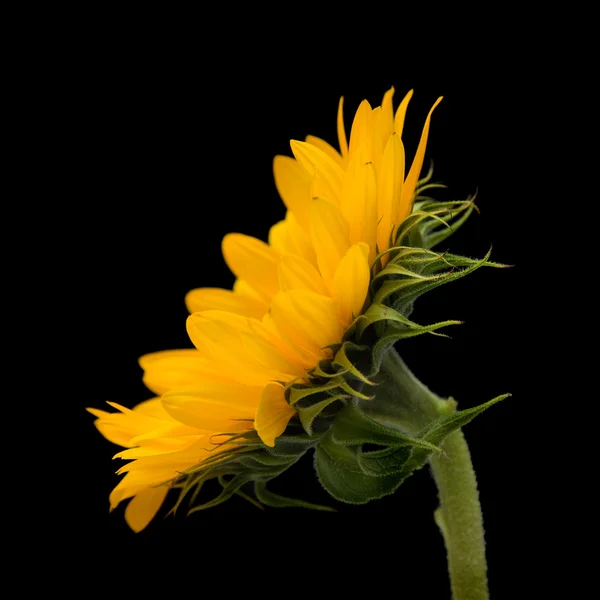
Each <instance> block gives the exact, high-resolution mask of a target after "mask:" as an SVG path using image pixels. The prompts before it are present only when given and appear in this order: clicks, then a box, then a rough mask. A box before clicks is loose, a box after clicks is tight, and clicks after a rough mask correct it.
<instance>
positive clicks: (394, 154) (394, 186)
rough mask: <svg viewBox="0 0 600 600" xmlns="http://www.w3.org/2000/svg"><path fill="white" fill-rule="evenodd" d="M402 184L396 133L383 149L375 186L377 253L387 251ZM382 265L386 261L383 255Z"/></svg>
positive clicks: (400, 147)
mask: <svg viewBox="0 0 600 600" xmlns="http://www.w3.org/2000/svg"><path fill="white" fill-rule="evenodd" d="M403 182H404V146H403V145H402V140H401V139H400V136H399V135H398V134H397V133H394V134H393V135H391V136H390V139H389V141H388V143H387V146H386V147H385V151H384V153H383V158H382V160H381V167H380V169H379V181H378V186H377V194H378V197H377V204H378V207H379V208H378V213H379V223H378V226H377V246H378V248H379V252H383V251H384V250H387V249H388V248H389V245H390V236H391V234H392V228H393V227H394V226H396V225H398V223H394V222H393V220H394V219H395V218H397V217H396V215H398V214H399V212H400V211H399V209H398V205H399V204H400V202H401V199H402V185H403ZM382 260H383V263H384V264H385V263H386V262H387V260H388V256H387V255H384V257H383V259H382Z"/></svg>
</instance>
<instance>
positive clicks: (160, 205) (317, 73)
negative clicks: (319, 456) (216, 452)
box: [55, 32, 535, 598]
mask: <svg viewBox="0 0 600 600" xmlns="http://www.w3.org/2000/svg"><path fill="white" fill-rule="evenodd" d="M82 37H85V36H84V35H83V34H82ZM95 39H96V41H97V43H94V44H83V42H81V44H83V46H80V45H76V47H75V48H73V47H69V48H65V54H64V57H63V59H61V60H60V65H57V69H59V70H60V74H61V75H60V78H59V79H57V82H58V83H57V84H56V90H55V92H56V94H57V95H58V96H60V98H61V99H62V100H64V105H63V107H62V109H63V110H62V114H63V115H65V121H64V123H63V125H64V130H63V131H64V139H65V140H66V141H67V144H68V145H69V147H70V151H69V153H68V159H67V160H68V164H66V165H64V168H65V169H66V170H68V171H69V173H70V174H71V176H70V177H69V178H68V179H65V183H64V194H65V196H66V197H68V198H71V199H73V204H71V205H70V206H69V207H68V208H67V211H68V213H69V219H72V218H73V211H75V216H76V218H77V224H76V225H75V226H70V225H69V224H68V223H69V220H68V219H66V214H65V223H66V224H65V227H64V231H65V233H64V235H61V236H60V239H57V240H56V247H57V248H58V249H59V250H60V252H61V259H60V260H61V270H62V271H63V272H65V273H67V274H68V277H67V281H66V282H65V283H66V285H67V286H68V287H69V289H70V290H72V292H71V293H70V294H69V296H68V300H65V302H68V307H67V309H68V315H69V316H68V319H69V323H68V324H69V325H71V326H72V327H70V328H69V329H70V333H69V336H70V337H69V344H70V347H71V354H70V359H69V361H68V363H67V364H65V365H64V368H65V369H66V370H68V371H69V373H70V378H71V381H72V382H73V385H72V386H70V393H68V394H67V395H66V397H65V398H63V400H64V402H63V406H64V408H63V410H65V411H66V412H67V413H68V418H67V420H68V422H69V428H70V438H69V439H70V440H72V443H73V445H72V446H71V448H72V450H71V453H70V455H71V456H72V459H71V460H72V463H71V467H72V468H73V472H74V473H75V475H74V477H75V484H74V485H76V494H74V497H73V499H72V500H71V501H69V506H68V515H69V516H68V517H67V519H68V522H67V526H68V529H69V531H70V532H73V533H76V534H77V535H78V540H79V541H78V548H79V549H80V551H81V554H82V556H84V557H91V556H92V555H93V554H94V553H95V552H96V551H97V550H98V549H100V550H101V552H104V549H105V548H112V549H113V551H114V552H117V554H118V555H119V556H120V557H131V556H132V555H136V554H137V553H139V552H141V551H142V550H148V549H150V550H151V551H154V552H156V553H157V554H160V555H161V556H164V555H165V554H167V555H168V554H169V553H171V552H174V551H176V549H181V548H183V547H186V548H193V549H194V550H193V552H195V553H197V554H198V555H199V556H200V555H201V556H202V561H203V569H211V568H213V567H214V568H219V565H220V564H221V560H222V557H223V555H224V553H227V552H229V551H230V545H231V544H233V545H234V546H236V548H241V547H247V548H252V549H254V550H253V552H254V551H256V552H264V553H265V556H273V558H274V559H275V558H276V557H277V556H279V555H280V554H285V553H286V552H288V551H286V550H284V549H285V548H286V544H289V546H287V547H288V548H293V550H289V552H290V553H292V554H293V555H294V556H295V558H294V561H298V560H300V558H299V557H302V556H306V557H308V558H306V560H307V561H309V562H310V564H311V565H312V567H311V568H314V569H317V570H321V569H325V566H326V565H332V564H344V565H345V567H344V568H345V572H346V573H347V574H352V572H353V570H354V569H355V568H356V569H361V571H360V573H361V575H360V577H362V578H363V579H364V580H365V581H368V580H369V578H371V577H375V573H380V572H381V573H383V572H384V571H385V570H386V569H388V571H387V572H388V575H385V576H384V575H381V576H380V575H377V577H380V579H377V585H392V583H390V581H391V582H393V581H394V580H395V579H394V578H395V577H400V576H401V577H402V580H403V581H405V582H406V583H403V584H402V585H403V586H404V585H406V586H407V588H406V589H409V588H411V589H412V586H416V587H418V589H419V590H420V591H419V594H420V597H423V598H430V597H431V598H438V597H440V598H441V597H447V596H448V594H447V589H448V582H447V576H446V566H445V552H444V548H443V543H442V539H441V536H440V535H439V532H438V531H437V528H436V526H435V524H434V522H433V518H432V515H433V511H434V509H435V508H436V506H437V497H436V490H435V487H434V485H433V482H432V480H431V477H430V475H429V473H428V471H427V469H423V470H422V471H421V472H419V473H417V474H416V475H414V476H413V477H412V478H411V479H410V480H408V481H407V482H406V483H405V484H404V485H403V486H402V487H401V488H400V489H399V490H398V492H397V493H396V494H395V495H394V496H391V497H386V498H384V499H383V500H381V501H377V502H372V503H371V504H369V505H366V506H358V507H356V506H347V505H343V504H340V503H337V502H335V501H333V500H330V499H329V498H328V497H327V495H326V493H325V492H324V491H323V490H322V489H320V487H319V484H318V482H317V480H316V478H315V476H314V474H313V471H312V465H311V461H310V459H307V460H304V461H302V462H301V463H300V464H298V465H296V467H295V468H294V469H293V470H290V471H289V472H288V473H286V474H285V475H284V476H283V477H282V478H281V479H282V481H281V482H279V487H278V488H277V487H274V489H275V490H276V491H282V492H284V493H289V494H290V495H294V494H295V495H297V496H299V497H302V498H306V499H309V500H313V501H317V502H323V503H331V505H332V506H335V508H336V509H338V513H337V514H321V513H313V512H308V511H303V510H296V509H266V510H265V511H264V512H261V511H259V510H258V509H256V508H255V507H253V506H251V505H249V504H247V503H245V502H244V501H243V500H241V499H233V500H231V501H229V502H228V503H226V504H225V505H222V506H220V507H217V508H215V509H211V510H210V511H207V512H200V513H196V514H194V515H192V516H191V517H189V518H186V517H185V514H184V512H183V511H182V512H181V513H180V514H179V515H178V516H176V517H175V518H173V517H167V518H166V519H164V518H163V515H164V511H162V512H161V513H159V516H158V517H157V518H156V519H155V520H154V521H153V522H152V523H151V524H150V526H149V527H148V528H147V529H146V530H144V531H143V532H141V533H140V534H137V535H135V534H133V533H132V532H131V531H130V530H129V529H128V527H127V526H126V524H125V522H124V519H123V515H122V512H123V508H122V507H119V508H118V509H117V510H116V511H115V512H114V513H112V514H109V512H108V494H109V492H110V490H111V489H112V488H113V487H114V485H116V483H117V481H118V478H117V476H116V475H115V474H114V471H115V470H116V469H117V468H118V466H119V465H118V464H117V463H116V462H113V461H112V460H111V457H112V455H113V454H114V453H115V452H116V451H117V448H116V447H114V446H113V445H111V444H110V443H108V442H107V441H106V440H104V439H103V438H102V437H101V436H100V435H99V434H98V433H97V432H96V430H95V428H94V427H93V424H92V423H93V417H92V416H91V415H89V414H87V413H86V412H85V408H86V407H88V406H89V407H97V408H103V407H104V406H105V405H104V403H105V401H106V400H111V401H114V402H118V403H120V404H123V405H125V406H129V407H131V406H133V405H135V404H136V403H138V402H140V401H142V400H145V399H146V398H149V397H151V393H150V392H148V391H147V390H146V389H145V388H144V386H143V385H142V383H141V369H140V368H139V367H138V365H137V359H138V357H139V356H140V355H142V354H145V353H148V352H153V351H158V350H163V349H169V348H181V347H191V345H190V343H189V341H188V339H187V336H186V331H185V319H186V314H187V313H186V310H185V306H184V303H183V298H184V295H185V293H186V292H187V291H188V290H190V289H192V288H195V287H202V286H217V287H225V288H227V287H230V286H231V284H232V283H233V276H232V275H231V273H229V271H228V269H227V267H226V266H225V264H224V261H223V260H222V257H221V254H220V242H221V239H222V237H223V236H224V235H225V234H226V233H228V232H231V231H237V232H243V233H247V234H250V235H254V236H257V237H259V238H261V239H266V236H267V233H268V229H269V227H270V226H271V225H272V224H273V223H275V222H276V221H277V220H280V219H281V218H283V216H284V207H283V204H282V203H281V201H280V200H279V199H278V196H277V192H276V190H275V186H274V183H273V177H272V170H271V165H272V159H273V156H274V155H276V154H288V155H289V154H290V150H289V140H290V139H292V138H293V139H303V137H304V136H305V135H307V134H309V133H310V134H313V135H318V136H320V137H323V138H324V139H327V140H329V141H330V142H335V141H336V139H337V138H336V128H335V123H336V111H337V102H338V99H339V96H340V95H344V96H345V107H346V125H347V129H348V130H349V127H350V124H351V120H352V117H353V114H354V111H355V110H356V108H357V107H358V104H359V102H360V101H361V100H362V99H363V98H367V99H368V100H369V101H370V102H371V104H372V106H377V105H379V103H380V101H381V98H382V96H383V93H384V92H385V91H386V90H387V89H388V88H389V87H390V86H391V85H393V86H394V87H395V88H396V95H395V106H397V103H398V102H399V101H400V99H401V98H402V97H403V96H404V94H405V93H406V92H407V91H408V90H409V89H411V88H414V89H415V93H414V96H413V99H412V101H411V104H410V106H409V110H408V114H407V120H406V125H405V133H404V135H403V139H404V142H405V147H406V149H407V155H408V157H412V155H413V153H414V150H415V149H416V146H417V143H418V139H419V135H420V132H421V128H422V125H423V122H424V119H425V117H426V115H427V112H428V110H429V108H430V106H431V105H432V103H433V102H434V101H435V100H436V98H437V97H438V96H439V95H443V96H444V100H443V102H442V103H441V104H440V106H438V108H437V109H436V111H435V112H434V115H433V118H432V126H431V130H430V137H429V144H428V151H427V155H426V156H427V160H429V159H430V158H431V159H433V160H434V163H435V179H437V180H438V181H442V182H444V183H446V184H447V185H448V186H449V190H448V191H444V192H442V193H441V196H440V197H443V198H449V199H452V198H456V199H462V198H465V197H466V196H467V195H468V194H472V193H473V192H474V191H475V190H476V189H477V190H478V206H479V208H480V210H481V215H473V216H472V217H471V219H470V221H469V222H468V223H467V224H466V225H465V226H464V227H463V228H462V229H461V230H460V231H459V232H458V233H457V234H456V235H455V236H453V237H451V238H450V240H449V241H448V243H447V244H446V245H447V246H448V247H449V248H450V249H451V250H452V251H453V252H455V253H458V254H466V255H469V256H473V257H480V256H483V255H484V254H485V252H486V251H487V250H488V248H489V247H490V246H493V254H492V259H494V260H496V261H498V262H502V263H506V264H510V265H515V266H514V267H513V268H511V269H504V270H495V269H486V270H480V271H478V272H477V273H475V274H473V275H471V276H469V277H468V278H466V279H464V280H461V281H460V282H457V283H453V284H451V285H449V286H448V287H443V288H440V289H439V290H436V291H434V292H433V293H432V294H431V296H426V297H423V298H421V299H420V300H419V302H418V304H417V307H416V311H415V313H414V315H413V316H414V319H415V320H416V321H417V322H420V323H429V322H435V321H437V320H442V319H458V320H462V321H464V322H465V323H464V325H462V326H460V327H457V328H454V329H453V330H452V331H448V333H450V334H451V336H452V339H441V338H436V337H433V336H421V337H420V338H416V339H413V340H408V341H406V342H403V343H402V344H401V345H398V350H399V352H400V353H401V355H402V356H403V357H404V359H405V360H406V362H407V363H408V364H409V366H410V367H411V368H412V369H413V370H414V372H415V373H416V374H417V376H418V377H419V378H420V379H422V380H423V381H424V382H425V383H426V384H427V385H428V386H429V387H431V388H432V389H433V390H434V391H435V392H437V393H438V394H440V395H452V396H453V397H454V398H455V399H457V400H458V401H459V407H463V408H468V407H471V406H474V405H476V404H478V403H480V402H483V401H485V400H488V399H491V398H493V397H495V396H497V395H499V394H501V393H504V392H511V393H512V394H513V396H512V398H510V399H507V400H506V401H504V402H503V403H501V404H500V405H497V406H496V407H494V408H493V409H492V410H490V411H489V412H487V413H484V414H483V415H482V416H481V417H479V418H478V419H477V420H475V421H474V422H473V423H471V424H469V425H468V427H467V428H466V430H465V434H466V437H467V440H468V442H469V444H470V448H471V452H472V456H473V462H474V465H475V469H476V471H477V474H478V478H479V488H480V492H481V500H482V506H483V513H484V521H485V527H486V538H487V543H488V563H489V565H490V567H489V568H490V585H491V589H492V592H493V597H497V598H502V597H510V595H509V594H510V591H511V590H512V589H513V587H514V586H515V585H516V581H517V579H518V578H519V577H520V575H521V573H522V571H523V568H524V564H525V562H526V558H527V557H528V556H529V555H530V553H534V552H535V548H534V546H533V540H532V536H531V535H530V519H533V513H531V512H530V511H531V510H532V509H531V508H530V506H529V503H528V499H527V496H528V492H527V491H525V490H526V489H527V486H530V485H532V484H531V482H530V481H529V480H530V473H529V471H527V470H525V469H523V468H521V467H520V466H519V457H520V455H521V451H522V450H521V448H522V447H523V446H524V445H526V444H527V441H526V437H525V427H524V425H522V424H519V419H522V416H523V414H524V411H526V410H527V403H528V402H529V401H530V398H529V397H528V396H527V394H526V393H525V392H524V389H523V388H524V386H523V381H526V379H527V378H526V376H525V368H526V363H527V353H528V343H527V341H525V340H524V338H523V336H522V330H521V328H520V323H519V319H520V316H519V315H520V308H519V307H520V301H521V296H522V291H520V290H521V289H522V288H520V286H521V284H522V283H523V282H524V280H525V275H524V273H526V269H525V268H524V264H523V262H524V258H523V253H522V248H521V244H520V242H519V240H520V239H521V237H522V232H521V231H520V229H519V228H520V226H521V225H520V224H519V223H522V220H521V221H519V220H518V219H515V216H514V209H515V205H518V206H520V207H521V208H522V209H524V204H525V202H526V197H527V194H528V190H527V185H528V184H527V180H526V178H525V177H524V176H523V173H524V171H525V169H526V167H527V160H528V158H527V153H526V152H524V150H523V146H524V144H527V143H528V140H527V138H526V136H525V138H524V134H523V127H522V124H523V122H524V120H525V115H526V113H527V111H528V109H529V104H530V96H529V91H526V90H525V89H524V88H523V87H520V86H519V85H511V80H510V77H509V75H508V67H502V65H489V66H488V69H486V70H480V69H479V68H478V67H477V65H476V64H475V63H474V64H473V65H470V64H465V63H457V64H449V65H446V64H441V62H438V63H430V62H428V61H427V60H426V59H425V58H424V57H420V56H419V55H418V54H415V55H414V56H411V55H410V53H408V52H407V50H406V49H404V50H402V49H401V48H399V49H398V52H397V54H398V58H397V59H396V55H395V54H387V55H386V57H387V58H385V57H384V58H385V60H383V59H382V58H378V59H377V60H375V59H373V58H369V57H365V58H364V60H363V61H357V62H352V61H342V60H341V59H340V57H339V56H338V54H337V53H334V52H330V54H328V55H327V59H326V60H321V61H315V60H314V59H309V58H308V57H305V56H304V55H303V54H302V52H301V51H300V50H295V51H286V50H284V49H283V46H279V45H278V46H274V47H271V48H266V49H265V51H264V52H262V51H261V52H259V51H257V50H256V49H255V48H254V49H251V48H250V47H248V48H246V47H239V48H237V49H236V51H235V52H234V53H233V54H232V55H228V54H226V53H225V54H224V53H223V52H222V51H221V49H220V48H218V47H212V46H202V47H199V46H198V45H197V44H196V43H195V41H194V42H189V41H188V40H187V39H185V40H180V39H178V36H177V35H176V32H170V33H169V34H168V35H165V37H164V39H163V37H161V35H152V36H150V35H142V34H140V35H136V36H133V37H132V36H121V35H119V34H117V33H114V32H111V35H110V36H106V37H103V36H98V37H97V38H95ZM80 47H83V48H84V50H83V51H82V52H81V53H80V54H78V53H77V52H76V50H77V48H80ZM65 90H68V93H65ZM61 127H62V125H61ZM426 164H427V163H426ZM73 207H75V208H73ZM67 402H68V403H69V405H68V406H65V404H66V403H67ZM63 525H64V523H63ZM303 553H304V554H303ZM240 554H241V553H240V552H239V550H238V549H236V551H235V552H234V553H233V555H232V556H230V558H229V560H231V561H233V562H235V560H236V557H238V556H240ZM292 562H293V561H292ZM352 565H355V566H352ZM384 567H385V568H384ZM290 568H291V567H290ZM390 570H391V573H393V575H390V574H389V573H390ZM399 595H400V594H399ZM408 597H412V596H410V595H409V596H408Z"/></svg>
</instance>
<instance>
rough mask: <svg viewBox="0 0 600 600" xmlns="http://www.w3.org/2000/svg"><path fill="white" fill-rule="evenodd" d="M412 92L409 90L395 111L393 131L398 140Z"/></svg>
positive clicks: (400, 136)
mask: <svg viewBox="0 0 600 600" xmlns="http://www.w3.org/2000/svg"><path fill="white" fill-rule="evenodd" d="M412 95H413V90H410V91H409V92H408V94H406V96H404V98H403V99H402V102H400V106H399V107H398V110H397V111H396V117H395V118H394V130H395V132H396V134H397V135H398V137H399V138H402V131H403V130H404V118H405V117H406V109H407V108H408V103H409V102H410V99H411V98H412Z"/></svg>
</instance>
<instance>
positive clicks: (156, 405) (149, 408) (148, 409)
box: [133, 398, 170, 419]
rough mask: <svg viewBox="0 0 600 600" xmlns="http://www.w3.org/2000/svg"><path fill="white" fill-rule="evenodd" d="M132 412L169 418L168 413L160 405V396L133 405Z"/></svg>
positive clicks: (158, 417)
mask: <svg viewBox="0 0 600 600" xmlns="http://www.w3.org/2000/svg"><path fill="white" fill-rule="evenodd" d="M133 412H134V413H137V414H140V415H148V416H149V417H154V418H156V419H169V418H170V417H169V415H168V414H167V413H166V412H165V409H164V408H163V407H162V403H161V401H160V398H151V399H150V400H144V401H143V402H140V403H139V404H136V405H135V406H134V407H133Z"/></svg>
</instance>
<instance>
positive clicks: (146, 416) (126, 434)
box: [87, 401, 175, 448]
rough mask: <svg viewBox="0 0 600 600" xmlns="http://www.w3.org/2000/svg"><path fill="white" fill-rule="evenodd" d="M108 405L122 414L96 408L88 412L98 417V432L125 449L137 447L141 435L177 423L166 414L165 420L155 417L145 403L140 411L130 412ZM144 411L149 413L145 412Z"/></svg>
mask: <svg viewBox="0 0 600 600" xmlns="http://www.w3.org/2000/svg"><path fill="white" fill-rule="evenodd" d="M152 402H153V401H152ZM107 404H109V405H110V406H112V407H113V408H116V409H117V410H118V411H120V412H117V413H109V412H107V411H104V410H97V409H94V408H88V409H87V410H88V412H90V413H91V414H93V415H94V416H95V417H97V420H96V421H94V425H95V426H96V428H97V429H98V431H99V432H100V433H101V434H102V435H103V436H104V437H105V438H106V439H107V440H108V441H109V442H112V443H113V444H118V445H119V446H124V447H125V448H131V447H132V446H135V445H136V443H135V439H136V437H137V436H139V435H140V434H142V433H144V432H148V431H153V430H155V429H157V428H161V427H164V426H165V423H166V426H170V425H171V424H174V423H175V422H174V421H173V420H172V419H171V417H169V415H167V414H166V413H165V414H164V418H163V417H162V415H160V416H155V414H152V413H151V412H150V411H149V409H148V407H147V403H143V404H144V405H146V406H145V407H142V409H138V410H129V409H128V408H125V407H124V406H121V405H119V404H117V403H115V402H108V403H107ZM144 410H146V411H147V412H144ZM152 410H154V407H153V408H152ZM163 412H164V411H163Z"/></svg>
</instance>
